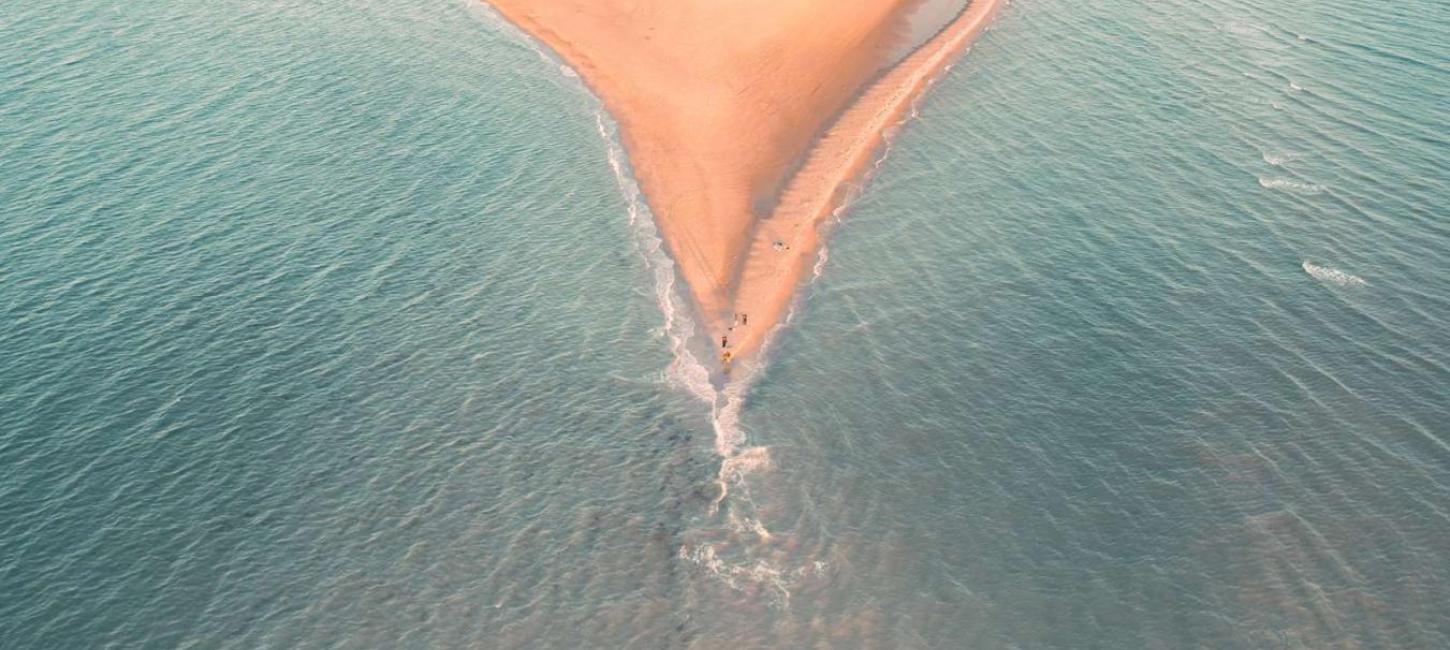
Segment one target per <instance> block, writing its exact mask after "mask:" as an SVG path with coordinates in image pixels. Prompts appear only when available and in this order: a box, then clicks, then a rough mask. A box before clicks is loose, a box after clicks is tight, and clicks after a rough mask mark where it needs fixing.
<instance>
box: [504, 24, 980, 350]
mask: <svg viewBox="0 0 1450 650" xmlns="http://www.w3.org/2000/svg"><path fill="white" fill-rule="evenodd" d="M488 2H490V3H491V4H492V5H493V6H494V7H495V8H496V9H497V10H498V11H499V12H500V13H502V14H503V15H504V16H505V17H506V18H507V19H509V20H510V21H511V22H513V23H514V24H516V25H518V26H519V27H521V28H522V29H523V30H525V31H526V32H527V33H529V34H530V35H532V36H533V37H534V38H536V39H538V40H539V41H541V42H543V43H545V44H546V45H548V46H549V47H550V48H552V49H553V50H554V51H555V52H556V53H557V54H558V55H559V56H560V57H561V58H562V59H563V60H564V61H565V62H566V63H568V64H569V65H570V66H571V67H573V68H574V69H575V70H577V71H578V72H579V74H580V75H581V76H582V77H583V79H584V80H585V82H586V83H587V84H588V85H589V86H590V88H591V89H592V90H593V91H594V92H595V93H596V94H597V95H598V96H599V97H600V99H601V100H602V101H603V102H604V105H605V107H606V108H607V109H608V110H609V111H610V113H611V114H612V115H613V116H614V117H615V119H616V120H617V121H618V123H619V125H620V134H621V139H622V140H623V144H624V147H625V149H626V150H627V151H628V153H629V156H630V162H631V165H632V168H633V170H634V173H635V176H636V179H637V180H638V182H639V185H640V187H641V189H642V190H643V191H644V194H645V196H646V199H647V201H648V203H649V206H650V209H651V212H653V214H654V216H655V219H656V222H657V225H658V227H659V230H660V233H661V235H662V236H663V238H664V241H665V244H666V246H667V247H668V249H669V251H670V253H671V256H672V257H673V258H674V260H675V262H676V263H677V264H678V265H679V269H680V273H681V275H682V276H683V277H684V279H685V281H686V283H687V284H688V285H689V289H690V295H691V298H692V299H693V302H694V306H695V308H696V310H697V312H698V317H699V319H700V321H701V323H702V325H703V327H704V329H705V330H706V331H707V332H708V333H709V336H710V338H711V346H712V347H714V348H715V350H716V351H717V354H718V355H719V359H720V360H721V361H722V363H723V366H724V367H725V368H726V369H729V368H730V367H731V366H732V365H738V364H741V363H748V362H749V360H751V359H752V358H753V357H754V356H755V354H756V353H757V352H758V351H759V350H760V348H761V345H762V344H763V343H764V342H765V340H766V338H767V336H768V335H769V333H770V332H771V330H772V329H773V328H774V327H775V325H776V324H778V323H779V322H780V321H781V319H782V318H784V316H785V314H786V312H787V310H788V309H789V307H790V305H791V302H792V299H793V297H794V295H795V292H796V290H797V289H798V288H799V286H800V284H801V281H802V277H803V275H804V274H805V273H807V272H808V271H809V270H810V269H811V267H812V264H813V262H814V260H815V259H816V255H817V251H818V249H819V247H820V236H819V235H820V233H819V228H820V226H821V224H822V223H823V222H824V221H825V220H826V219H828V218H829V217H830V216H831V214H832V213H833V212H834V211H835V210H836V209H837V208H838V207H839V206H840V205H841V204H842V202H843V201H844V200H845V198H846V194H847V189H848V188H849V187H850V185H851V183H852V182H853V181H854V180H855V179H857V178H858V177H859V176H860V175H861V174H862V173H863V172H864V170H865V169H866V168H867V166H868V165H869V164H870V162H871V160H872V159H873V157H874V154H875V152H876V151H878V150H879V148H880V146H881V145H882V138H883V134H884V133H885V131H886V130H887V129H889V128H890V127H892V126H894V125H895V124H897V123H899V122H900V121H901V120H902V119H903V117H904V115H905V113H906V111H907V110H909V108H910V105H911V102H912V101H913V100H914V99H915V98H916V97H917V96H918V95H920V93H921V92H923V91H924V90H925V89H926V87H927V85H928V83H929V81H930V79H931V78H932V76H933V75H935V74H937V73H938V72H940V71H941V70H942V69H943V68H944V67H945V66H947V65H948V64H949V63H950V62H951V60H952V58H953V57H955V56H956V55H959V54H960V53H961V52H963V51H964V50H965V49H966V47H967V46H968V45H969V44H970V42H971V40H972V39H973V37H975V36H976V35H977V34H978V33H979V32H980V31H981V30H982V29H983V27H984V26H985V25H986V23H987V21H988V20H989V19H990V17H991V15H992V14H993V12H994V11H995V10H996V9H997V8H998V6H999V5H1000V4H1002V0H973V2H972V3H971V4H970V5H969V6H968V7H967V9H965V10H964V11H961V12H959V13H957V14H956V15H955V17H950V16H951V14H948V16H949V20H947V22H946V25H945V26H944V28H943V29H942V30H941V31H939V32H937V33H936V34H935V36H931V35H930V34H927V35H926V36H927V37H928V38H927V39H926V41H925V43H924V44H922V45H920V47H918V48H917V49H915V50H914V51H912V52H911V53H910V54H909V55H906V56H905V57H904V58H902V50H903V46H904V45H905V46H907V47H910V46H912V45H915V44H916V42H919V41H920V40H921V38H922V35H921V34H919V33H916V32H919V31H920V26H919V24H917V23H919V17H920V14H919V13H917V12H918V11H919V10H922V7H923V4H924V3H923V2H921V1H920V0H855V1H853V2H830V1H827V0H732V2H729V3H719V2H714V3H712V2H706V1H705V0H488ZM934 4H936V3H934ZM928 8H929V7H928ZM937 11H939V9H937ZM913 16H916V17H917V18H918V20H912V18H913Z"/></svg>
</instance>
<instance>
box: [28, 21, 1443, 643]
mask: <svg viewBox="0 0 1450 650" xmlns="http://www.w3.org/2000/svg"><path fill="white" fill-rule="evenodd" d="M1447 7H1450V5H1446V4H1444V3H1442V2H1437V1H1434V0H1409V1H1407V2H1403V3H1398V4H1395V5H1392V6H1391V5H1383V6H1382V5H1371V4H1365V3H1360V4H1359V5H1354V4H1350V5H1337V6H1334V7H1329V6H1327V5H1324V4H1323V3H1311V2H1308V1H1307V0H1303V1H1301V0H1290V1H1287V2H1277V3H1247V2H1242V3H1241V2H1234V1H1232V0H1211V1H1209V2H1190V1H1188V0H1165V1H1163V2H1153V3H1133V2H1127V1H1125V0H1101V1H1095V2H1086V3H1083V2H1067V1H1065V0H1028V1H1023V2H1018V3H1016V4H1014V5H1012V6H1011V7H1009V8H1008V10H1007V11H1006V12H1005V13H1004V15H1003V16H1002V17H1001V18H1000V20H999V21H998V23H997V25H996V27H995V29H994V30H993V31H992V32H991V33H989V34H988V35H987V36H986V37H985V38H984V39H983V40H982V41H980V42H979V43H978V45H977V46H976V47H975V48H974V51H973V52H972V53H971V54H970V55H969V56H968V57H967V58H966V59H965V60H963V62H962V63H961V64H960V65H958V66H957V67H956V68H955V69H954V70H953V71H952V72H951V73H949V74H948V75H946V76H944V77H943V78H942V79H941V80H940V82H939V83H938V84H937V87H936V89H935V92H934V94H933V95H932V96H931V97H930V98H929V99H927V100H926V101H924V102H923V103H922V104H921V106H920V110H919V115H918V116H917V118H916V119H914V120H913V121H912V122H911V123H910V124H909V125H908V126H907V127H906V128H905V129H903V130H902V131H901V132H900V134H899V135H898V136H897V137H896V139H895V142H894V144H893V146H892V148H891V150H890V152H889V154H888V155H887V156H886V158H885V160H884V161H883V162H882V164H881V165H880V168H879V170H878V171H877V173H876V174H875V176H874V178H873V180H872V181H871V182H870V183H869V184H868V185H867V186H866V187H865V189H864V190H863V191H862V192H861V194H860V197H859V200H858V201H857V202H856V204H855V205H854V206H853V208H852V209H851V211H850V212H849V214H848V216H847V217H846V218H845V219H844V220H843V221H842V222H841V223H840V225H839V226H838V227H837V228H836V229H835V232H834V233H833V235H832V238H831V244H830V249H829V256H828V259H827V260H826V262H825V263H824V264H823V265H821V274H820V277H819V278H818V279H817V280H816V281H815V282H814V284H812V285H811V286H810V287H809V288H808V289H807V290H806V291H805V298H804V300H803V301H802V303H801V304H800V305H799V307H798V308H797V311H796V313H795V316H794V318H793V320H792V322H791V324H790V326H789V327H788V328H787V329H786V330H785V331H784V333H783V334H782V335H780V336H779V338H778V339H777V340H776V341H775V343H774V345H773V346H772V349H771V352H770V356H771V358H770V363H769V366H768V368H767V369H766V371H765V372H764V373H763V374H762V375H761V376H759V377H757V378H756V379H755V380H754V381H753V383H752V384H751V385H750V386H749V387H748V395H747V396H746V397H745V399H744V403H743V407H739V406H740V402H739V401H731V400H729V399H727V396H711V395H708V394H704V397H709V398H711V399H713V400H714V401H715V402H716V403H715V405H714V406H713V408H712V405H711V404H709V403H707V402H706V401H705V400H702V398H701V394H703V389H702V388H701V387H700V386H699V384H698V382H695V381H694V380H693V379H692V378H693V377H694V376H695V374H696V373H694V372H693V371H694V370H695V369H694V368H692V366H691V365H690V364H689V363H688V361H689V359H688V357H686V356H683V354H682V353H681V352H679V351H678V350H680V349H681V343H680V340H679V339H680V338H681V337H682V336H684V334H685V333H687V332H688V330H689V323H688V320H687V319H686V317H685V316H684V315H682V314H681V313H680V312H679V310H677V309H670V307H671V306H672V305H674V304H675V302H676V300H677V299H675V298H672V297H671V295H672V294H671V293H670V291H671V288H670V285H669V277H670V276H669V267H668V263H667V261H666V260H664V259H662V258H661V257H660V256H659V255H658V252H657V251H654V250H653V248H654V247H656V246H657V245H658V242H657V240H654V239H653V238H652V236H651V230H650V227H649V224H648V218H647V215H644V214H639V209H638V205H637V204H635V203H633V202H632V201H631V200H630V196H629V192H628V187H629V184H628V183H627V182H625V183H624V184H623V189H624V191H622V188H621V182H620V178H619V177H617V176H616V175H615V173H614V171H613V170H612V169H611V166H610V164H609V162H610V159H611V155H613V156H615V157H616V159H617V151H614V150H613V147H612V145H611V144H610V141H609V139H608V138H607V137H601V132H602V133H605V134H606V135H607V134H608V132H609V126H608V123H607V121H605V122H601V121H600V119H599V117H598V114H597V109H596V107H595V106H594V103H593V102H592V101H591V100H590V99H589V98H588V96H587V95H585V94H584V93H583V92H582V90H581V89H580V87H579V84H578V83H577V80H574V79H572V78H570V77H568V76H567V75H565V74H561V72H560V70H559V69H558V66H557V65H556V64H554V63H552V62H550V61H549V60H547V59H546V58H544V57H541V56H540V55H539V54H538V52H536V51H535V50H534V49H532V48H531V47H530V46H529V45H528V44H527V43H525V42H523V41H521V40H520V39H518V37H517V35H516V34H515V33H513V32H512V31H511V30H509V29H507V28H505V27H503V26H501V25H499V24H498V23H497V22H496V21H495V20H493V19H492V18H491V17H490V16H489V15H488V14H486V13H485V12H483V11H480V10H478V9H476V8H475V7H473V6H472V5H470V4H468V3H465V2H453V1H449V2H434V3H386V2H379V1H376V0H363V1H361V2H352V3H343V2H338V1H336V0H323V1H309V2H302V1H301V0H277V1H275V2H267V3H250V2H248V3H203V2H199V1H197V0H177V1H175V2H167V3H156V2H152V3H145V2H142V3H111V2H106V3H102V2H79V3H69V4H67V3H60V4H56V3H20V2H10V3H6V4H4V5H0V61H3V62H4V65H3V67H0V322H3V323H4V327H3V328H0V647H5V648H11V647H14V648H97V647H118V648H141V647H154V648H172V647H198V648H213V647H216V648H256V647H276V648H319V647H347V648H373V647H407V648H414V647H477V648H535V647H546V648H548V647H557V648H575V647H641V648H686V647H688V648H718V647H732V648H740V647H810V646H817V647H893V648H896V647H900V648H958V647H967V648H1138V647H1145V648H1185V647H1211V648H1359V647H1363V648H1427V649H1431V648H1443V647H1447V646H1450V612H1447V609H1446V607H1445V605H1444V603H1446V602H1450V541H1447V540H1450V506H1447V505H1446V504H1447V503H1450V500H1447V497H1450V389H1447V386H1450V337H1447V336H1446V334H1445V332H1446V331H1450V252H1447V251H1450V226H1447V222H1446V219H1445V217H1446V212H1445V207H1444V206H1446V205H1450V183H1447V182H1446V181H1447V178H1446V170H1447V169H1450V147H1447V142H1446V139H1445V126H1446V121H1445V113H1444V106H1446V105H1450V54H1447V51H1446V49H1445V47H1446V45H1445V44H1446V43H1447V42H1450V9H1447ZM632 213H634V214H633V218H632V217H631V215H632ZM697 393H701V394H697ZM737 397H738V396H737ZM737 407H739V408H738V410H737ZM735 417H738V421H736V420H735V419H734V418H735ZM736 435H738V436H742V437H743V439H742V440H740V441H738V442H739V444H738V445H737V446H730V445H727V446H730V447H731V448H732V449H735V448H736V447H738V450H737V451H738V452H739V453H738V454H737V455H736V456H734V457H733V458H732V459H731V461H730V462H728V463H726V462H723V461H722V458H721V456H720V455H719V453H718V452H717V446H719V445H720V443H721V441H722V439H726V438H729V437H730V436H736ZM731 442H734V441H731ZM767 458H768V461H769V462H768V463H766V462H757V463H749V462H745V461H751V460H754V461H764V460H766V459H767ZM722 465H724V466H725V469H726V471H725V472H724V476H725V479H726V487H727V488H728V492H726V493H725V494H724V496H723V498H722V497H721V492H722V491H721V489H720V486H719V484H718V483H717V479H718V477H719V476H720V475H721V468H722ZM717 499H719V502H718V503H716V501H717Z"/></svg>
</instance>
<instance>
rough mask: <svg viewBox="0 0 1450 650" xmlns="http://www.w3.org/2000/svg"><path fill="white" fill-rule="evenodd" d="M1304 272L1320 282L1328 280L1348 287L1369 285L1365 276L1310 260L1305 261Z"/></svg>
mask: <svg viewBox="0 0 1450 650" xmlns="http://www.w3.org/2000/svg"><path fill="white" fill-rule="evenodd" d="M1304 272H1305V273H1308V274H1309V277H1312V278H1314V279H1315V280H1319V281H1320V282H1328V283H1330V284H1337V285H1339V286H1341V287H1347V286H1350V285H1358V286H1368V285H1369V283H1368V282H1365V281H1364V278H1361V277H1359V276H1357V275H1351V274H1349V273H1345V272H1344V271H1341V270H1339V269H1336V268H1333V267H1328V266H1320V265H1318V264H1315V263H1313V262H1309V261H1305V262H1304Z"/></svg>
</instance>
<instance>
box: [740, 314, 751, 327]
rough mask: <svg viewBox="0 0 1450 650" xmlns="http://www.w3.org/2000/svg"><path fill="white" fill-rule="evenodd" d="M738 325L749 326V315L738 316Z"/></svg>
mask: <svg viewBox="0 0 1450 650" xmlns="http://www.w3.org/2000/svg"><path fill="white" fill-rule="evenodd" d="M740 324H741V325H749V324H750V314H741V315H740Z"/></svg>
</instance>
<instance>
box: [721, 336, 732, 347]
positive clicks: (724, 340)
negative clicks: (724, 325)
mask: <svg viewBox="0 0 1450 650" xmlns="http://www.w3.org/2000/svg"><path fill="white" fill-rule="evenodd" d="M720 347H722V348H728V347H730V337H728V336H722V337H720Z"/></svg>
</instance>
